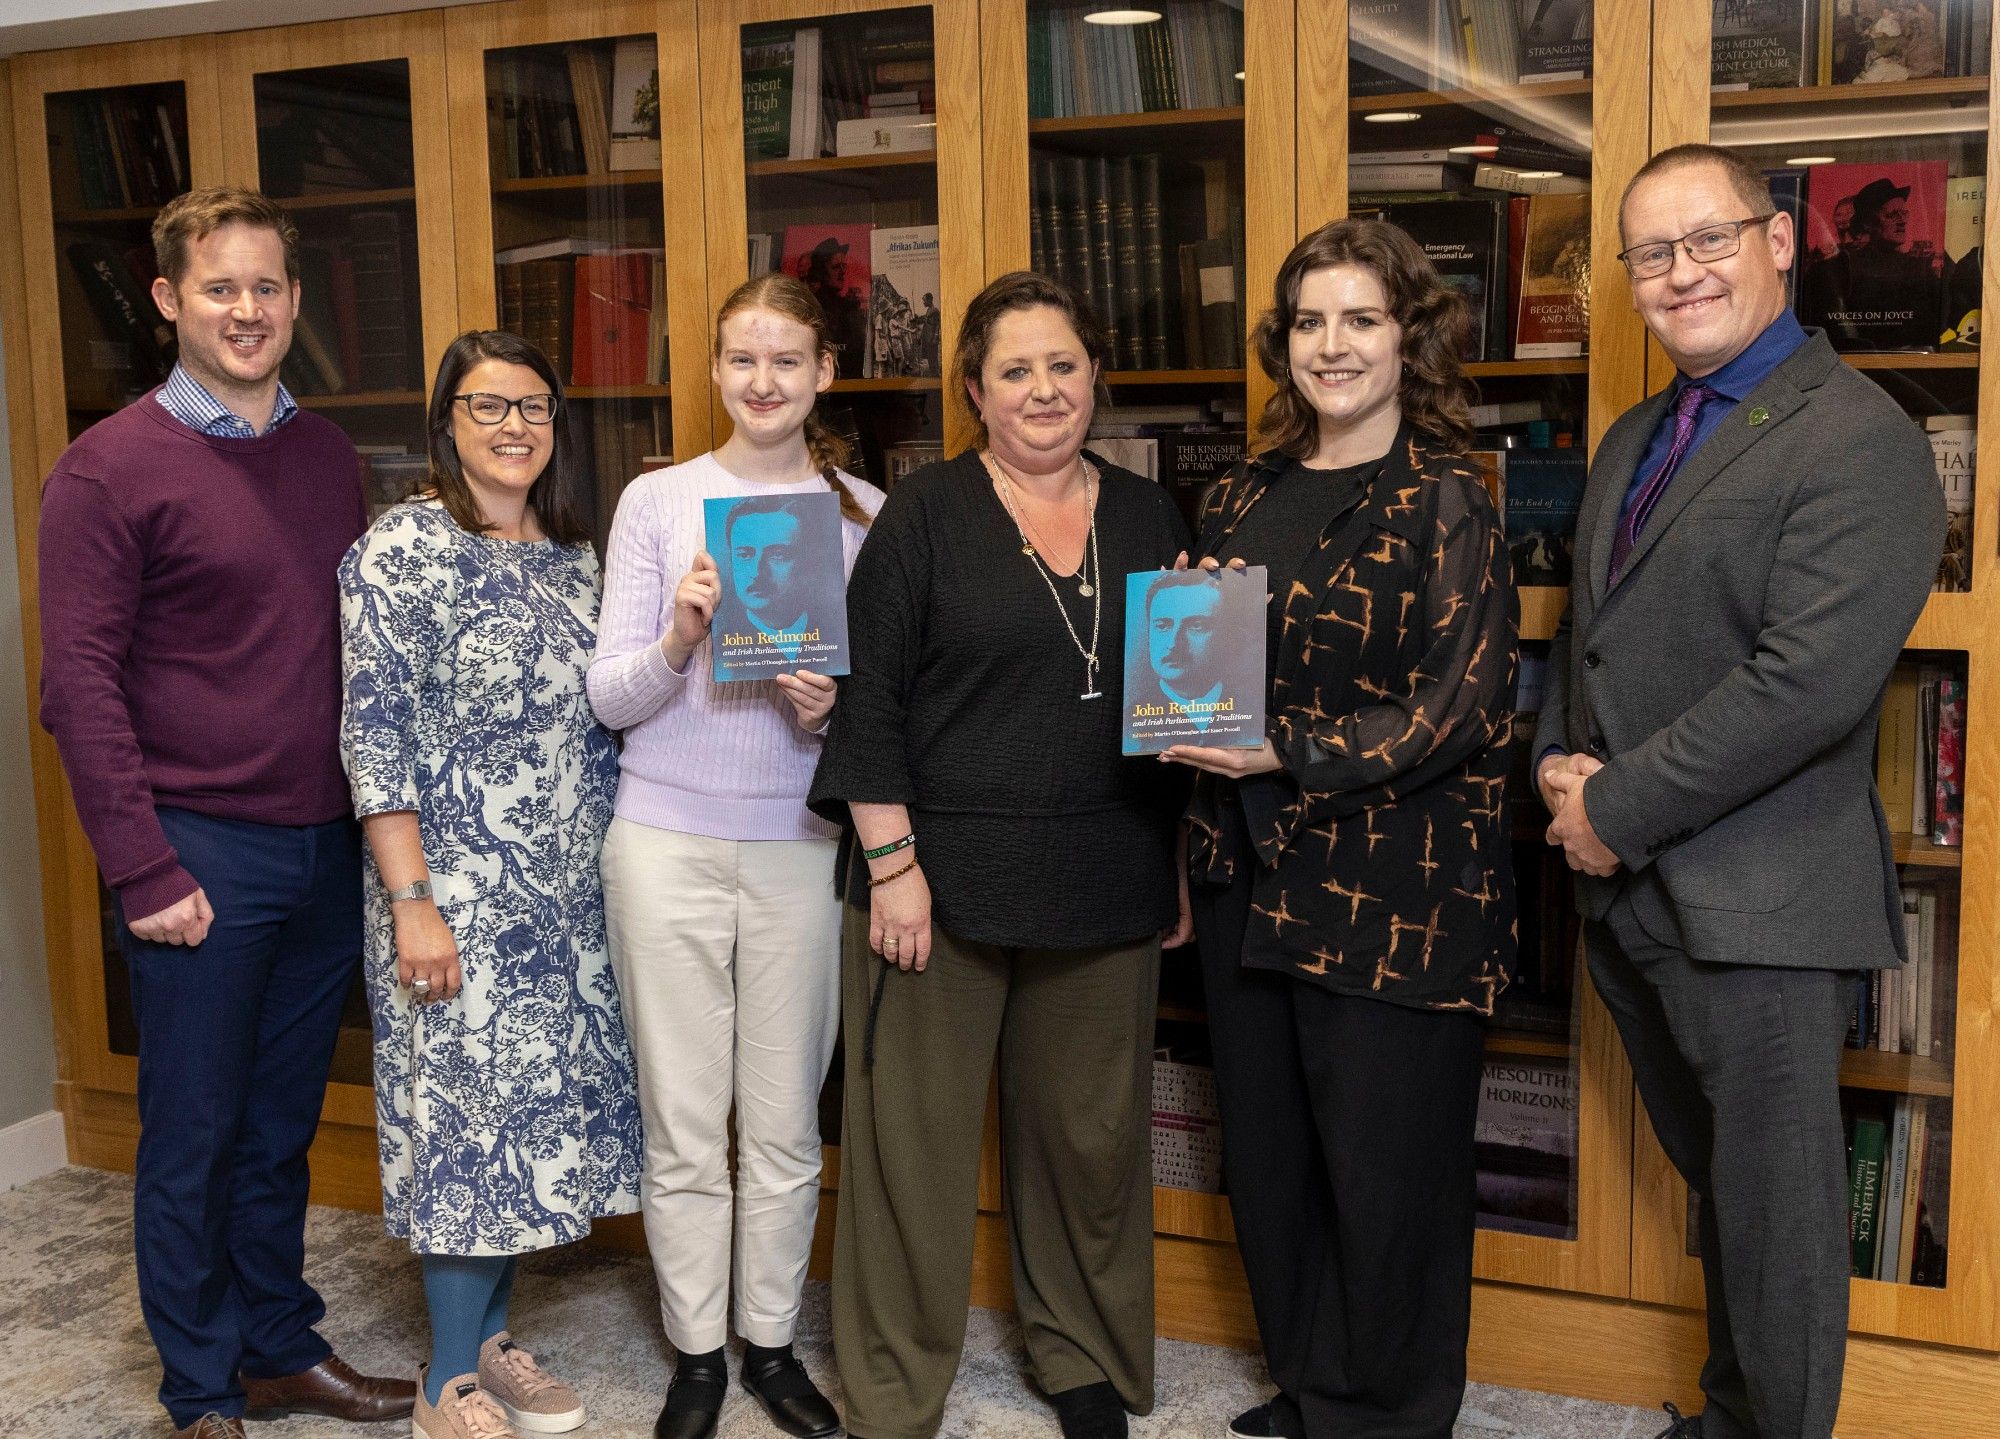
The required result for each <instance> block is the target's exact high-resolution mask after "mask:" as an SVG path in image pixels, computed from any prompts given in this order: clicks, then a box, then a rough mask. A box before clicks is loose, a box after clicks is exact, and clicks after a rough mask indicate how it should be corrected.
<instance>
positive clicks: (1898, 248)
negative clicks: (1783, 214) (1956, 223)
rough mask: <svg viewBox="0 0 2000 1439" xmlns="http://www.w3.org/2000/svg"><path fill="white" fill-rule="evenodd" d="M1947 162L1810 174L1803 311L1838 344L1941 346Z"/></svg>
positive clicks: (1830, 168)
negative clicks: (1939, 344)
mask: <svg viewBox="0 0 2000 1439" xmlns="http://www.w3.org/2000/svg"><path fill="white" fill-rule="evenodd" d="M1944 202H1945V164H1944V162H1943V161H1942V160H1926V161H1912V162H1905V163H1889V162H1882V163H1877V164H1855V165H1818V166H1815V167H1814V168H1813V169H1812V170H1811V171H1809V172H1808V173H1807V176H1806V235H1805V243H1804V247H1803V248H1804V255H1803V257H1802V258H1803V263H1804V267H1805V268H1804V273H1803V275H1802V276H1801V278H1800V280H1799V296H1798V309H1799V319H1800V320H1801V321H1803V322H1804V323H1805V324H1808V325H1818V326H1821V327H1823V328H1824V329H1825V330H1826V332H1827V335H1828V337H1829V338H1830V339H1831V340H1832V341H1833V345H1834V348H1835V349H1838V350H1849V351H1854V350H1916V351H1923V350H1934V349H1936V348H1937V344H1938V337H1939V335H1940V334H1941V333H1942V332H1943V328H1944V319H1943V308H1944V296H1943V287H1942V276H1943V269H1944V262H1943V255H1944V218H1945V203H1944Z"/></svg>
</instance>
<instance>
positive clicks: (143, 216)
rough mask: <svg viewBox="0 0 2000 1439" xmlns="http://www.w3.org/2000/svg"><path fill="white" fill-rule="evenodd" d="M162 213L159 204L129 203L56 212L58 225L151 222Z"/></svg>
mask: <svg viewBox="0 0 2000 1439" xmlns="http://www.w3.org/2000/svg"><path fill="white" fill-rule="evenodd" d="M159 213H160V207H159V206H158V205H129V206H121V207H119V208H118V209H115V210H60V211H58V212H57V213H56V216H55V222H56V223H57V224H58V225H129V224H133V223H135V222H137V221H140V220H144V221H146V222H148V223H151V221H152V218H153V217H154V216H155V215H157V214H159Z"/></svg>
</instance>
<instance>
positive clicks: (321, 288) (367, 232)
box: [283, 210, 425, 395]
mask: <svg viewBox="0 0 2000 1439" xmlns="http://www.w3.org/2000/svg"><path fill="white" fill-rule="evenodd" d="M327 228H330V227H328V226H316V227H315V230H316V232H317V233H316V234H315V237H314V238H313V239H310V240H307V241H304V242H302V243H301V244H300V246H299V268H300V271H301V273H300V276H299V313H298V319H297V321H296V323H295V325H294V327H293V333H292V348H291V351H290V353H289V354H287V355H286V357H285V364H284V371H283V373H284V376H285V380H286V383H287V384H289V385H290V386H291V387H292V388H293V390H294V391H296V392H297V393H299V394H302V395H339V394H346V393H350V392H354V391H386V390H421V389H422V388H423V386H424V380H425V377H424V373H423V349H424V342H423V310H422V307H421V306H420V305H419V304H418V303H417V293H416V276H417V238H416V227H415V226H414V225H413V224H412V223H411V217H410V214H409V212H408V211H407V210H365V211H356V212H354V213H353V214H352V215H350V216H348V217H346V220H345V229H344V233H342V234H338V235H333V236H327V235H325V233H324V232H325V230H326V229H327Z"/></svg>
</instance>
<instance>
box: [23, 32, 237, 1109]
mask: <svg viewBox="0 0 2000 1439" xmlns="http://www.w3.org/2000/svg"><path fill="white" fill-rule="evenodd" d="M12 81H13V99H14V130H15V137H16V146H17V151H16V153H17V154H18V155H19V156H20V157H21V158H22V165H21V177H20V178H21V196H20V198H21V205H20V214H19V217H18V219H19V224H20V226H21V236H22V250H23V260H24V266H25V270H26V273H28V274H29V275H36V276H46V277H49V278H50V279H51V280H52V282H53V293H52V294H49V295H47V296H45V297H44V298H43V299H42V300H41V301H40V302H38V303H32V304H30V305H29V307H28V313H27V316H26V320H27V324H26V331H27V334H26V338H27V352H28V356H29V364H30V366H31V369H32V371H33V373H34V374H35V377H36V387H35V413H34V414H33V416H28V415H22V416H18V417H16V423H17V424H21V425H32V426H33V429H34V432H35V434H36V436H37V440H38V444H37V447H36V448H37V451H38V453H37V457H36V458H37V463H38V466H39V468H40V469H41V470H42V471H43V472H44V473H46V472H47V470H48V469H49V468H50V467H51V466H53V465H54V464H55V461H56V459H57V457H58V456H60V455H61V453H62V451H63V448H64V447H65V446H66V445H67V444H68V443H69V441H70V440H72V439H74V438H75V437H76V436H78V435H80V434H81V433H83V431H85V430H87V429H89V428H90V427H91V426H92V425H94V424H96V423H97V422H98V421H100V420H102V419H105V418H106V417H107V416H109V415H110V414H112V413H113V412H114V411H116V410H119V409H121V408H123V407H124V406H126V405H128V404H130V403H131V402H133V401H134V400H136V399H139V398H140V397H141V396H143V395H145V394H146V393H147V392H148V391H149V390H151V389H152V388H153V387H154V386H156V385H158V384H159V383H160V382H161V381H162V380H164V379H165V378H166V377H167V374H168V372H169V371H170V370H171V369H172V367H173V364H174V359H175V354H176V346H175V341H174V331H173V327H172V326H171V325H170V324H168V323H167V322H166V320H165V319H164V318H163V317H162V316H161V314H160V311H159V308H158V306H157V305H155V304H154V302H153V297H152V284H153V279H154V277H155V275H156V273H157V268H156V266H155V265H154V263H153V247H152V236H151V229H152V222H153V217H154V215H155V214H157V213H158V211H159V209H160V207H161V206H162V205H164V204H165V203H166V202H167V201H168V200H170V199H172V198H173V197H174V196H176V195H179V194H183V193H185V192H186V191H187V190H189V189H191V188H193V187H194V186H197V185H204V184H214V183H217V182H219V181H220V179H221V177H222V165H223V158H222V146H221V139H220V136H221V127H220V125H219V123H218V119H217V109H216V81H215V58H214V49H213V46H212V44H211V42H208V41H205V40H201V41H196V40H188V41H165V42H159V43H157V44H148V45H130V46H121V47H119V48H118V50H117V52H116V53H115V54H109V55H107V54H105V53H104V52H101V51H96V50H74V51H49V52H44V53H40V54H35V55H26V56H21V57H18V58H17V59H16V60H15V61H14V62H13V66H12ZM48 769H49V771H50V773H49V775H48V776H47V777H46V778H41V780H40V782H42V783H57V784H60V780H59V779H58V778H56V777H55V775H54V772H53V765H51V766H49V767H48ZM41 812H42V814H43V815H44V816H45V817H53V816H59V819H47V818H45V823H44V828H43V832H42V834H41V841H42V854H43V863H44V864H45V865H47V866H49V867H50V869H51V870H52V871H55V872H57V873H58V874H59V875H60V878H59V881H58V883H59V885H60V889H61V892H63V893H64V895H65V898H66V905H65V907H64V913H62V914H58V915H50V916H49V935H48V941H49V950H50V956H51V966H50V970H51V980H52V986H51V987H52V991H53V998H54V1002H55V1007H56V1012H57V1013H59V1014H65V1015H72V1016H75V1019H74V1025H75V1029H74V1035H75V1039H76V1046H75V1055H74V1069H75V1075H74V1077H75V1078H76V1079H77V1080H78V1081H79V1082H81V1083H82V1084H84V1085H86V1086H90V1087H95V1088H101V1089H112V1090H119V1089H122V1090H126V1091H130V1090H131V1089H132V1088H133V1086H134V1084H135V1083H136V1075H137V1065H136V1059H135V1056H136V1055H137V1053H138V1033H137V1030H136V1028H135V1026H134V1024H133V1020H132V1008H131V996H130V990H129V987H128V985H127V982H126V976H125V968H124V961H123V958H122V956H121V955H120V954H119V952H118V945H117V942H116V928H115V917H114V915H115V912H114V910H113V908H112V906H113V904H114V903H115V901H114V900H113V898H112V896H111V895H110V893H109V891H108V890H106V889H105V888H104V886H103V884H102V882H101V880H100V879H99V876H98V872H97V865H96V861H95V858H94V857H93V856H92V854H91V851H90V845H89V842H88V841H87V840H86V839H85V838H84V835H83V830H82V827H81V826H80V825H79V824H78V823H77V821H76V819H75V817H74V813H73V811H72V809H71V807H70V805H69V804H68V802H67V797H66V792H65V802H64V803H62V804H61V805H59V806H47V805H44V806H42V809H41Z"/></svg>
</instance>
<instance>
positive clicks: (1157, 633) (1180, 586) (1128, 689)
mask: <svg viewBox="0 0 2000 1439" xmlns="http://www.w3.org/2000/svg"><path fill="white" fill-rule="evenodd" d="M1269 583H1270V581H1269V578H1268V576H1267V575H1266V573H1265V570H1264V567H1263V566H1262V565H1252V566H1251V567H1249V568H1248V569H1242V570H1227V569H1225V570H1141V571H1139V572H1138V573H1137V574H1130V575H1127V576H1126V577H1125V715H1124V752H1125V753H1126V754H1158V753H1160V752H1161V751H1162V750H1164V749H1167V748H1169V747H1170V746H1172V745H1177V744H1196V745H1212V746H1215V747H1218V748H1222V749H1252V748H1255V747H1256V746H1258V745H1260V744H1262V743H1263V742H1264V606H1265V593H1266V590H1267V589H1268V587H1269Z"/></svg>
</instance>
